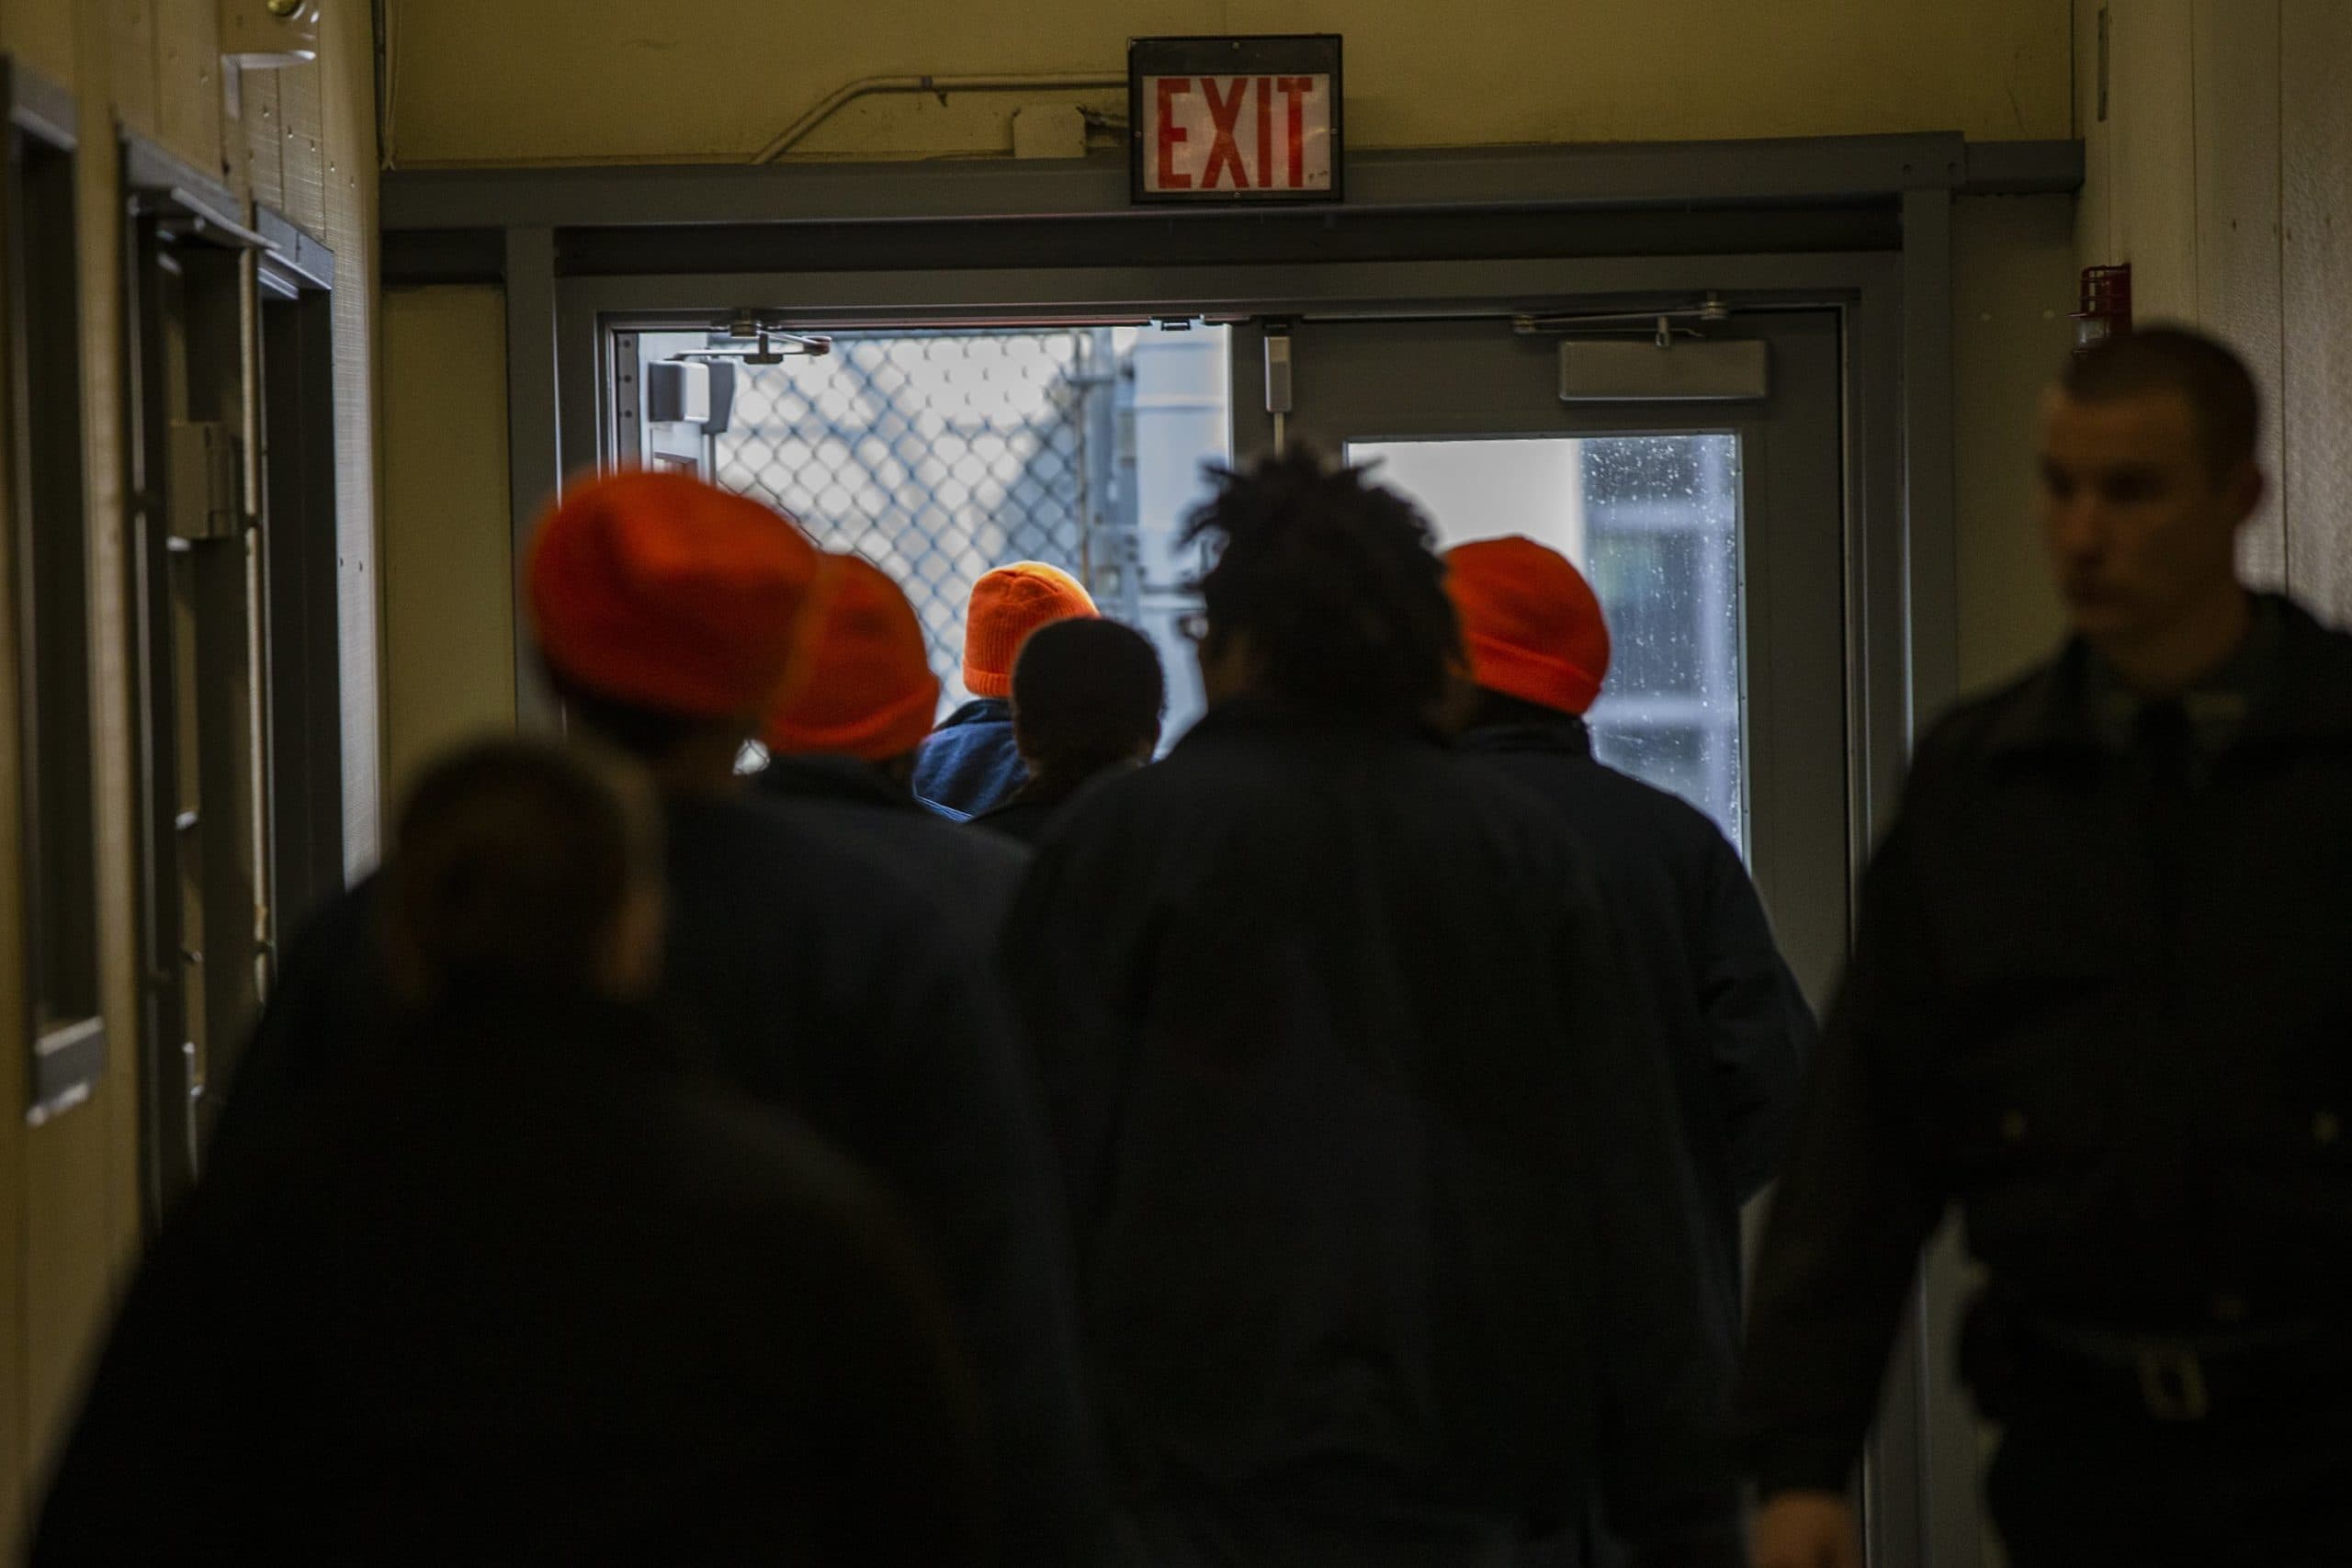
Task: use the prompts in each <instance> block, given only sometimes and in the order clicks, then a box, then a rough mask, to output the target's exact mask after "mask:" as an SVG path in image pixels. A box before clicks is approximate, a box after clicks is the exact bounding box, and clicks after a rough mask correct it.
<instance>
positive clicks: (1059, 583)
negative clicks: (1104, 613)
mask: <svg viewBox="0 0 2352 1568" xmlns="http://www.w3.org/2000/svg"><path fill="white" fill-rule="evenodd" d="M1095 613H1096V612H1095V608H1094V600H1093V597H1092V596H1091V594H1089V593H1088V592H1086V587H1085V585H1084V584H1083V583H1081V582H1080V581H1078V579H1076V578H1075V577H1072V576H1071V575H1070V574H1069V573H1068V572H1066V571H1064V570H1061V568H1059V567H1054V566H1047V565H1046V564H1045V563H1044V562H1043V561H1034V560H1024V561H1017V562H1015V563H1014V564H1013V565H1012V566H1001V567H999V568H997V569H996V570H994V571H992V572H989V574H988V575H987V576H986V577H983V578H981V579H980V580H979V581H978V582H976V583H974V584H972V604H971V608H970V610H969V611H968V612H967V614H966V615H965V619H964V685H965V687H966V689H967V690H968V691H969V692H970V693H971V694H972V695H974V696H976V697H1009V696H1011V695H1012V662H1013V660H1016V659H1018V658H1020V657H1021V645H1022V644H1023V643H1024V642H1027V641H1028V640H1029V634H1030V633H1031V632H1034V631H1035V630H1036V629H1037V628H1038V627H1039V626H1051V625H1052V624H1053V623H1054V622H1056V621H1069V620H1079V619H1084V618H1089V617H1091V616H1092V615H1095Z"/></svg>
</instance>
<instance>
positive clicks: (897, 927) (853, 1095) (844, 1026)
mask: <svg viewBox="0 0 2352 1568" xmlns="http://www.w3.org/2000/svg"><path fill="white" fill-rule="evenodd" d="M664 815H665V818H666V826H667V852H668V871H669V893H670V933H669V942H668V949H669V952H668V957H667V960H666V970H665V976H664V996H663V1005H664V1007H665V1010H667V1011H668V1012H669V1013H671V1014H672V1015H673V1016H674V1017H675V1018H676V1019H677V1020H678V1021H680V1023H681V1024H682V1025H683V1026H684V1028H685V1029H686V1030H687V1031H688V1032H689V1037H690V1038H691V1039H693V1040H694V1041H695V1042H697V1043H699V1046H700V1049H701V1050H702V1051H703V1052H704V1054H705V1056H706V1059H707V1062H708V1064H709V1065H710V1066H711V1067H712V1068H713V1069H714V1070H715V1071H716V1073H717V1074H718V1076H719V1077H721V1078H722V1079H723V1080H724V1081H726V1082H728V1083H729V1084H730V1085H732V1086H733V1087H735V1088H736V1089H739V1090H741V1091H743V1092H746V1093H748V1094H750V1095H751V1096H752V1097H753V1098H754V1099H756V1100H761V1101H763V1102H765V1103H767V1104H769V1105H772V1106H776V1107H780V1108H783V1109H785V1110H787V1111H792V1112H794V1113H796V1114H797V1115H798V1116H799V1117H801V1118H803V1119H804V1120H805V1121H806V1122H807V1123H808V1124H809V1126H811V1127H812V1128H814V1129H815V1130H816V1131H817V1132H818V1133H819V1134H821V1135H822V1136H824V1137H825V1138H826V1139H827V1140H829V1141H830V1142H831V1143H833V1144H834V1145H836V1146H838V1147H840V1148H841V1149H842V1150H843V1151H844V1152H845V1153H847V1154H849V1155H851V1156H854V1158H855V1159H857V1160H858V1161H860V1162H861V1163H862V1164H863V1165H865V1167H866V1168H868V1169H869V1170H870V1171H871V1172H872V1173H873V1174H875V1175H876V1176H877V1177H878V1178H880V1179H881V1181H882V1183H883V1185H884V1187H885V1188H886V1190H888V1192H889V1193H890V1194H891V1195H892V1196H893V1197H894V1198H896V1199H897V1200H899V1201H901V1202H902V1203H903V1204H904V1205H905V1207H906V1209H907V1212H908V1213H909V1216H910V1219H911V1220H912V1221H913V1222H914V1224H915V1227H916V1234H917V1238H918V1240H919V1242H920V1243H921V1244H922V1247H923V1250H924V1253H925V1256H926V1258H928V1259H929V1260H930V1261H931V1262H932V1263H933V1265H934V1266H935V1267H936V1269H938V1271H939V1274H940V1277H941V1279H942V1280H943V1281H944V1284H945V1286H946V1290H947V1297H948V1303H949V1307H950V1310H951V1312H952V1313H953V1314H954V1316H955V1319H956V1325H957V1328H958V1329H959V1331H960V1340H961V1343H962V1345H963V1346H964V1348H966V1349H967V1352H968V1353H969V1355H970V1357H971V1359H972V1361H973V1364H974V1366H975V1368H976V1370H977V1371H978V1376H979V1379H980V1387H981V1394H982V1414H983V1416H984V1418H985V1420H986V1422H987V1424H988V1425H987V1431H988V1435H989V1441H990V1444H991V1447H992V1450H993V1451H994V1452H995V1454H996V1455H997V1457H998V1460H999V1465H998V1477H999V1484H1000V1487H1001V1489H1002V1491H1003V1496H1002V1498H1001V1512H1002V1514H1003V1516H1004V1526H1003V1529H1002V1531H1001V1536H1002V1539H1003V1540H1005V1542H1006V1546H1007V1556H1008V1558H1009V1560H1011V1561H1013V1562H1084V1561H1090V1560H1091V1557H1092V1554H1093V1552H1094V1551H1095V1549H1096V1545H1097V1543H1098V1541H1099V1539H1100V1536H1099V1532H1100V1529H1101V1528H1102V1526H1103V1517H1102V1516H1101V1514H1100V1513H1099V1511H1098V1508H1097V1505H1098V1504H1099V1502H1100V1492H1099V1488H1098V1485H1097V1481H1096V1472H1095V1470H1094V1451H1093V1440H1092V1434H1091V1425H1090V1421H1089V1418H1088V1415H1087V1409H1086V1405H1085V1402H1084V1399H1083V1395H1082V1392H1081V1390H1080V1386H1079V1382H1078V1376H1077V1348H1076V1339H1075V1334H1074V1330H1073V1328H1072V1325H1071V1323H1070V1307H1069V1274H1068V1262H1067V1258H1066V1251H1065V1247H1064V1242H1063V1236H1064V1231H1063V1227H1062V1225H1061V1224H1060V1216H1059V1213H1058V1211H1057V1204H1056V1201H1055V1196H1056V1195H1055V1192H1054V1187H1053V1172H1052V1169H1051V1168H1050V1164H1049V1159H1048V1156H1047V1153H1046V1142H1045V1137H1044V1132H1043V1128H1042V1126H1041V1123H1040V1122H1039V1119H1038V1116H1037V1112H1036V1107H1035V1091H1034V1087H1033V1084H1032V1082H1031V1079H1030V1077H1029V1070H1028V1066H1027V1063H1026V1060H1025V1058H1024V1057H1023V1055H1022V1054H1021V1053H1020V1052H1019V1050H1018V1049H1017V1047H1016V1046H1015V1045H1014V1044H1013V1043H1012V1034H1011V1032H1010V1028H1009V1026H1008V1025H1007V1024H1006V1023H1005V1022H1004V1020H1003V1015H1002V1010H1001V1003H1000V1000H999V998H998V994H997V988H996V987H995V985H994V983H993V980H992V977H991V976H989V975H988V974H987V973H986V968H985V965H986V964H987V958H986V955H985V954H977V953H972V952H971V951H970V949H969V945H968V943H967V941H966V940H965V939H964V938H963V937H962V936H961V935H960V934H959V933H958V931H956V928H955V927H954V926H953V925H952V924H951V923H950V921H949V920H948V919H947V917H946V916H945V915H944V913H943V912H942V911H941V910H940V908H938V906H937V903H936V899H935V897H934V896H933V894H932V893H930V892H929V891H928V890H926V889H922V888H918V887H915V886H910V884H908V883H907V882H905V881H904V880H903V879H902V878H901V877H900V875H899V873H898V872H897V870H896V869H895V868H894V867H892V866H891V865H890V864H888V863H886V862H884V861H882V860H880V859H878V858H877V857H876V856H874V855H873V854H871V853H869V852H866V851H865V850H864V849H862V848H861V847H860V846H859V845H858V844H856V843H855V842H853V841H850V840H846V839H845V838H844V837H842V835H840V834H837V833H834V832H831V831H829V830H828V829H826V827H825V826H824V825H823V824H821V823H820V822H815V821H812V820H811V819H810V818H809V816H808V815H807V814H806V813H804V812H803V810H802V809H801V808H800V807H798V806H797V804H796V803H794V802H791V801H777V800H762V799H756V798H725V799H689V798H677V799H673V800H671V801H669V802H668V803H667V804H666V807H665V812H664ZM370 902H371V900H370V897H369V892H368V889H365V888H363V889H362V890H361V891H360V892H359V893H357V894H355V895H354V896H352V897H348V898H346V899H345V900H344V901H343V902H342V903H341V904H338V905H335V906H331V907H330V908H329V909H328V911H327V912H326V913H325V914H324V915H323V916H322V918H321V919H320V920H319V921H317V922H315V923H314V927H313V929H312V930H311V931H309V932H307V933H305V937H304V939H303V940H302V941H301V942H300V943H299V944H298V949H297V951H295V952H294V953H290V954H289V955H288V963H287V965H286V969H285V973H284V975H283V976H282V979H281V983H280V986H279V988H278V994H277V997H276V998H274V999H273V1000H272V1002H271V1005H270V1008H269V1010H268V1012H267V1013H266V1015H265V1017H264V1019H263V1021H262V1025H261V1028H260V1030H259V1031H258V1032H257V1033H256V1035H255V1037H254V1043H253V1044H252V1046H251V1047H250V1050H249V1054H248V1056H247V1058H246V1059H245V1061H244V1062H243V1064H242V1065H241V1066H240V1067H239V1070H238V1074H237V1077H235V1079H234V1080H233V1082H232V1093H231V1095H230V1098H229V1101H228V1104H227V1106H226V1107H225V1109H224V1111H223V1112H222V1114H221V1119H220V1125H219V1128H218V1131H217V1134H216V1143H215V1158H216V1160H223V1161H225V1160H227V1159H229V1158H232V1157H234V1156H235V1153H236V1149H237V1147H238V1145H240V1144H247V1143H256V1142H260V1141H263V1140H264V1139H265V1138H266V1133H267V1130H268V1129H269V1128H270V1127H272V1126H277V1125H285V1124H288V1122H291V1121H293V1120H295V1119H299V1118H300V1116H301V1115H303V1114H304V1113H305V1104H304V1101H305V1097H306V1096H307V1095H309V1094H310V1093H311V1092H314V1091H315V1090H316V1089H317V1088H318V1087H319V1086H321V1085H322V1084H327V1083H331V1082H332V1080H333V1079H334V1077H335V1075H336V1071H337V1069H338V1067H339V1066H341V1065H342V1064H343V1063H344V1062H345V1061H347V1059H348V1058H349V1057H351V1056H352V1055H357V1054H359V1047H360V1046H361V1045H362V1044H363V1043H366V1042H368V1041H369V1040H370V1039H372V1038H373V1036H372V1035H371V1032H370V1031H369V1029H368V1020H370V1019H373V1018H377V1017H379V1016H380V1015H381V1014H382V1013H383V1011H384V1010H385V1003H384V997H385V986H384V982H383V978H382V975H381V968H380V962H379V959H378V957H377V953H376V948H375V943H374V941H373V928H372V919H373V915H372V911H371V909H370V908H369V904H370Z"/></svg>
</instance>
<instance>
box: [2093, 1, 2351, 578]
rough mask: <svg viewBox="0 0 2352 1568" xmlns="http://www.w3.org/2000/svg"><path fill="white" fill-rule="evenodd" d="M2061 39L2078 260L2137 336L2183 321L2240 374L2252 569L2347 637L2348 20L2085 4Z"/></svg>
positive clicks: (2295, 8) (2324, 10)
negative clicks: (2082, 148) (2116, 302)
mask: <svg viewBox="0 0 2352 1568" xmlns="http://www.w3.org/2000/svg"><path fill="white" fill-rule="evenodd" d="M2102 8H2104V10H2105V11H2106V13H2107V17H2108V28H2109V73H2108V80H2107V83H2106V88H2107V90H2106V93H2105V95H2104V97H2105V104H2104V107H2105V110H2106V113H2105V115H2104V117H2102V116H2101V113H2100V108H2101V94H2100V90H2099V89H2100V81H2099V74H2098V47H2097V39H2098V18H2099V14H2100V11H2101V10H2102ZM2075 24H2076V28H2077V33H2078V51H2077V62H2078V70H2077V79H2076V96H2077V113H2078V115H2079V117H2080V118H2081V121H2082V126H2083V134H2084V139H2085V141H2086V151H2087V154H2088V158H2089V173H2090V178H2089V184H2088V186H2086V189H2085V192H2084V198H2083V202H2082V208H2081V215H2080V222H2079V225H2078V229H2077V236H2076V237H2077V243H2078V248H2079V252H2080V255H2081V259H2082V260H2083V261H2084V262H2085V263H2086V264H2089V263H2095V262H2129V263H2131V268H2132V274H2133V276H2132V286H2133V290H2134V293H2135V296H2136V299H2135V304H2136V308H2137V314H2138V316H2139V319H2140V320H2141V321H2143V322H2145V321H2157V320H2165V319H2172V320H2179V321H2190V322H2193V323H2196V324H2198V325H2200V326H2202V327H2204V328H2206V329H2207V330H2209V331H2211V332H2214V333H2219V334H2221V335H2222V337H2224V338H2226V339H2227V340H2228V341H2229V342H2230V343H2231V344H2233V345H2234V346H2235V347H2236V348H2237V349H2238V350H2239V351H2240V352H2241V353H2242V354H2244V355H2245V357H2246V359H2247V360H2248V362H2249V363H2251V364H2252V366H2253V367H2254V369H2255V373H2256V377H2257V378H2259V379H2260V381H2261V382H2262V384H2263V387H2264V389H2265V391H2266V393H2267V395H2268V402H2269V412H2270V414H2271V421H2270V429H2269V431H2268V433H2267V437H2266V442H2265V454H2264V456H2265V458H2266V461H2267V464H2268V466H2269V468H2270V470H2271V473H2272V476H2273V479H2274V481H2275V484H2274V491H2273V494H2272V497H2271V499H2270V501H2269V502H2268V503H2267V505H2266V506H2265V507H2264V509H2263V513H2262V515H2261V517H2260V518H2259V519H2258V521H2257V524H2256V528H2255V530H2254V531H2253V533H2252V535H2251V536H2249V538H2248V540H2247V548H2246V551H2245V557H2246V563H2247V566H2248V569H2249V570H2250V571H2251V572H2252V573H2253V574H2254V575H2255V576H2256V578H2257V579H2258V580H2260V581H2265V582H2269V583H2283V584H2284V585H2285V586H2286V587H2287V588H2288V589H2289V590H2290V592H2294V593H2295V594H2296V595H2297V596H2298V597H2300V598H2301V599H2303V600H2304V601H2305V602H2306V603H2308V604H2311V605H2312V607H2313V608H2314V609H2316V610H2318V611H2319V612H2321V613H2322V614H2323V615H2328V616H2330V617H2332V618H2334V619H2335V620H2337V621H2338V622H2342V623H2352V530H2347V528H2346V522H2345V520H2346V517H2347V516H2352V443H2347V442H2346V441H2345V439H2344V435H2343V433H2344V429H2345V426H2346V421H2347V418H2352V175H2347V173H2346V171H2347V170H2352V103H2347V100H2346V95H2345V93H2344V90H2343V83H2344V81H2345V80H2346V76H2347V74H2352V6H2346V5H2345V4H2344V3H2343V0H2104V6H2103V7H2102V5H2101V4H2100V3H2098V0H2081V3H2080V5H2079V6H2078V9H2077V15H2076V18H2075Z"/></svg>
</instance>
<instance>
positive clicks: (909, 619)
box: [763, 556, 939, 762]
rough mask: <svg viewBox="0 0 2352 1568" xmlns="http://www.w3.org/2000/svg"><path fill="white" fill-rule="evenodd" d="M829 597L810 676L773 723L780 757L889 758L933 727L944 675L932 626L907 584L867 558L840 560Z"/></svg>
mask: <svg viewBox="0 0 2352 1568" xmlns="http://www.w3.org/2000/svg"><path fill="white" fill-rule="evenodd" d="M837 559H838V560H839V562H840V565H839V567H838V569H837V570H836V571H835V573H834V576H833V580H832V581H831V586H830V589H829V592H827V593H826V595H825V603H824V604H822V605H821V606H818V607H816V608H815V609H814V610H812V612H811V616H810V622H811V624H810V626H809V654H808V662H807V666H806V671H807V672H806V674H805V675H804V676H802V677H801V678H800V679H798V680H797V681H796V682H794V683H795V685H796V686H797V688H798V690H797V691H795V692H791V693H787V694H786V697H785V700H784V702H783V703H782V704H781V705H779V706H778V707H777V708H776V710H775V714H774V716H771V717H770V718H769V720H768V727H767V733H766V735H765V736H764V737H763V739H764V741H765V742H766V745H767V748H768V750H771V751H775V752H777V753H779V754H789V753H796V752H816V753H820V754H824V755H828V756H844V757H857V758H861V759H863V760H864V761H868V762H887V761H889V760H890V759H891V758H893V757H898V756H903V755H904V754H905V753H907V752H909V751H911V750H914V749H915V747H916V746H917V745H919V744H921V743H922V738H923V737H924V736H926V735H929V734H930V733H931V722H932V719H933V717H934V716H936V715H937V714H938V712H939V677H938V676H936V675H934V674H933V673H932V672H931V659H930V650H929V649H928V648H927V647H926V646H925V644H924V640H923V635H922V622H921V621H920V620H918V619H916V618H915V611H914V606H913V605H911V604H908V603H907V596H906V595H905V594H904V593H901V592H899V585H898V584H897V583H895V582H893V581H890V579H889V576H888V574H887V573H885V572H884V571H883V570H881V569H880V568H879V567H877V566H876V565H874V564H873V563H872V562H871V561H868V560H866V559H865V558H863V557H860V556H841V557H838V558H837Z"/></svg>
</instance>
